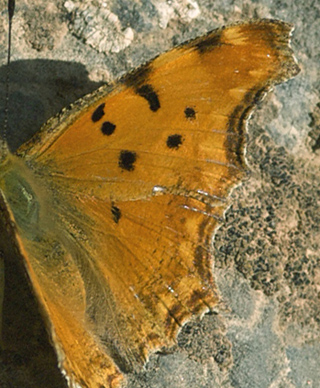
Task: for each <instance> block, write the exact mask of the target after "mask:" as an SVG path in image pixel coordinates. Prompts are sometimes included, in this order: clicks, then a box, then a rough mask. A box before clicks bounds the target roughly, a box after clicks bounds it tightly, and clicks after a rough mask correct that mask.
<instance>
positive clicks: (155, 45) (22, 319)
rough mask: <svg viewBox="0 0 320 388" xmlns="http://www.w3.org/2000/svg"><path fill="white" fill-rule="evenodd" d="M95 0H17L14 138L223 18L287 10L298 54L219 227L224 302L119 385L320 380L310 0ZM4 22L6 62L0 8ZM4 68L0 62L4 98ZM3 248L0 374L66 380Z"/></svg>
mask: <svg viewBox="0 0 320 388" xmlns="http://www.w3.org/2000/svg"><path fill="white" fill-rule="evenodd" d="M4 3H5V1H2V2H1V4H2V7H1V8H2V9H3V8H4V6H3V4H4ZM97 3H98V2H93V1H82V2H81V1H74V2H71V1H67V2H65V0H63V1H61V0H57V1H55V2H47V1H44V0H34V1H33V2H32V6H31V5H30V4H31V3H30V2H27V1H25V0H21V1H19V2H18V3H17V10H16V16H15V19H14V29H13V63H12V68H11V88H12V89H11V90H12V94H11V97H10V108H9V110H10V122H9V128H10V132H9V133H8V141H9V143H10V146H11V147H12V148H16V147H17V146H18V145H19V144H21V142H23V141H24V140H26V139H28V138H29V137H30V136H31V134H32V133H34V132H35V131H37V130H38V129H39V127H40V125H41V124H42V123H43V122H44V121H46V119H48V118H49V117H50V116H52V115H53V114H55V113H56V112H58V111H59V110H60V109H61V108H62V107H63V106H65V105H68V104H69V103H71V102H72V101H74V100H76V99H77V98H78V97H81V96H82V95H84V94H86V93H88V92H90V91H92V90H94V89H96V88H97V87H98V86H99V85H100V84H101V82H103V81H110V80H112V79H115V78H116V77H118V76H120V75H122V74H124V73H126V72H127V71H128V70H130V69H132V68H133V67H135V66H137V65H139V64H141V63H143V62H145V61H146V60H148V59H150V58H152V57H153V56H155V55H156V54H158V53H160V52H162V51H164V50H167V49H170V48H171V47H173V46H174V45H176V44H178V43H181V42H182V41H184V40H186V39H189V38H192V37H195V36H197V35H200V34H202V33H205V32H206V31H208V30H210V29H213V28H215V27H218V26H221V25H223V24H226V23H229V22H235V21H237V20H245V19H248V18H251V17H259V18H266V17H268V18H278V19H282V20H285V21H287V22H291V23H293V24H294V25H295V32H294V36H293V42H292V47H293V49H294V51H295V53H296V57H297V58H298V61H299V63H300V66H301V68H302V72H301V73H300V74H299V75H298V77H297V78H295V79H293V80H291V81H289V82H288V83H286V84H283V85H280V86H277V87H276V88H275V91H274V92H273V93H272V94H271V95H269V96H268V97H267V98H266V99H265V101H264V103H263V104H262V105H261V107H259V108H258V109H257V110H256V112H255V113H254V115H253V117H252V118H251V121H250V125H249V134H248V141H249V145H248V148H247V159H248V162H249V165H250V170H251V173H250V175H249V176H248V179H247V180H246V181H245V182H244V183H243V184H242V185H241V186H240V187H238V188H237V189H235V190H234V191H233V194H232V197H231V198H230V205H231V207H230V208H229V210H228V211H227V212H226V218H225V222H224V224H223V225H222V227H221V228H220V229H219V230H218V231H217V233H216V238H215V241H214V255H215V265H214V268H213V272H214V276H215V279H216V282H217V284H218V287H219V290H220V295H221V303H220V305H219V306H218V307H217V308H216V310H215V312H214V313H212V314H210V315H206V316H204V317H203V319H202V320H197V321H194V322H190V323H188V324H187V325H186V326H185V327H184V328H183V329H182V330H181V333H180V335H179V337H178V340H177V345H176V346H175V348H174V349H170V350H166V351H165V352H163V353H159V354H155V355H153V356H152V357H151V359H150V362H149V363H148V364H147V365H146V367H145V369H144V370H142V371H141V373H140V374H136V375H132V376H128V377H129V379H128V387H130V388H162V387H163V388H164V387H165V388H189V387H194V388H218V387H219V388H220V387H226V388H231V387H232V388H269V387H270V388H302V387H314V388H316V387H319V386H320V368H319V365H320V342H319V337H320V330H319V326H320V300H319V290H320V266H319V264H320V263H319V261H320V250H319V244H320V230H319V228H320V211H319V198H320V173H319V171H320V169H319V167H320V149H319V148H320V140H319V139H320V114H319V106H320V101H319V79H320V78H319V59H320V58H319V41H320V7H319V2H318V1H317V0H314V1H312V0H305V1H303V2H301V1H298V0H282V1H276V0H275V1H272V0H262V1H259V2H256V1H249V0H248V1H231V0H224V1H221V0H216V1H209V0H198V1H196V0H193V1H191V0H189V1H187V0H175V1H172V2H170V3H169V2H166V1H157V0H145V1H138V0H134V1H132V0H117V1H116V0H110V1H108V2H106V3H107V9H104V12H103V15H101V13H99V12H98V11H99V10H98V9H97V6H96V5H97ZM101 20H105V24H104V23H102V21H101ZM89 21H90V23H89ZM101 24H103V25H102V26H101ZM0 29H1V31H2V33H1V39H0V45H1V50H0V58H1V63H2V64H4V63H5V57H6V42H5V31H6V30H7V26H6V14H5V12H2V14H1V19H0ZM111 39H112V42H113V43H114V44H110V40H111ZM103 50H108V51H107V52H103ZM5 77H6V70H5V67H4V66H3V67H1V68H0V82H1V83H2V87H1V91H0V98H1V101H2V104H1V105H2V106H3V104H4V103H3V94H2V93H3V90H4V87H3V83H4V81H5ZM2 118H3V113H2V112H0V119H1V120H2ZM1 122H2V121H1ZM5 254H6V257H5V259H6V266H7V272H6V291H5V292H6V293H5V296H6V301H5V312H4V336H5V344H6V348H5V351H4V352H3V353H2V354H1V360H0V386H1V387H2V388H8V387H11V388H12V387H13V388H31V387H32V388H63V387H65V383H64V380H63V378H62V376H60V374H59V371H58V369H57V366H56V359H55V356H54V353H53V351H52V350H50V346H49V343H48V339H47V337H46V334H45V330H44V324H43V321H42V320H41V318H40V314H39V312H38V311H37V308H36V304H35V303H34V300H33V297H32V294H31V293H30V289H29V285H28V282H27V281H26V278H25V276H24V274H23V271H22V270H21V268H20V266H19V265H18V264H17V258H16V256H15V254H14V252H13V251H11V250H8V251H6V252H5Z"/></svg>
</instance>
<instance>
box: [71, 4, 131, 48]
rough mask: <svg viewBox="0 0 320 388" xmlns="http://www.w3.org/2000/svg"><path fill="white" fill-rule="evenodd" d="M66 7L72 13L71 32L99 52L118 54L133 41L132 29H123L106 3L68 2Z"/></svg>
mask: <svg viewBox="0 0 320 388" xmlns="http://www.w3.org/2000/svg"><path fill="white" fill-rule="evenodd" d="M64 6H65V7H66V9H67V10H68V12H71V13H72V21H71V23H70V26H69V28H70V29H71V31H72V32H73V33H74V35H76V36H77V37H78V38H80V39H82V40H84V41H85V42H86V43H87V44H89V45H90V46H91V47H93V48H94V49H96V50H97V51H99V52H104V53H108V52H112V53H118V52H120V51H122V50H124V49H125V48H126V47H128V46H129V45H130V44H131V42H132V41H133V38H134V32H133V30H132V28H130V27H127V28H122V26H121V23H120V21H119V18H118V16H117V15H116V14H114V13H112V12H111V11H110V10H109V8H108V5H107V3H106V2H105V1H89V2H88V1H86V2H79V1H74V2H73V1H70V0H68V1H66V2H65V4H64Z"/></svg>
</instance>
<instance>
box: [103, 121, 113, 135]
mask: <svg viewBox="0 0 320 388" xmlns="http://www.w3.org/2000/svg"><path fill="white" fill-rule="evenodd" d="M115 129H116V125H115V124H112V123H110V121H105V122H104V123H102V125H101V132H102V133H103V134H104V135H107V136H110V135H112V134H113V132H114V131H115Z"/></svg>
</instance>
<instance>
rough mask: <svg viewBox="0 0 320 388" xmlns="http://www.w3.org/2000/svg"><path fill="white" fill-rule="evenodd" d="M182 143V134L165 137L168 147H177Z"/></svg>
mask: <svg viewBox="0 0 320 388" xmlns="http://www.w3.org/2000/svg"><path fill="white" fill-rule="evenodd" d="M181 144H182V136H181V135H179V134H175V135H170V136H168V138H167V146H168V148H176V149H178V148H179V147H180V146H181Z"/></svg>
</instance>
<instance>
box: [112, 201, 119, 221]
mask: <svg viewBox="0 0 320 388" xmlns="http://www.w3.org/2000/svg"><path fill="white" fill-rule="evenodd" d="M111 214H112V219H113V221H114V222H115V223H116V224H117V223H118V222H119V220H120V218H121V210H120V209H119V208H118V207H117V206H115V205H112V206H111Z"/></svg>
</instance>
